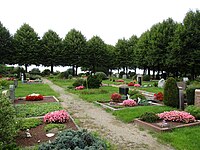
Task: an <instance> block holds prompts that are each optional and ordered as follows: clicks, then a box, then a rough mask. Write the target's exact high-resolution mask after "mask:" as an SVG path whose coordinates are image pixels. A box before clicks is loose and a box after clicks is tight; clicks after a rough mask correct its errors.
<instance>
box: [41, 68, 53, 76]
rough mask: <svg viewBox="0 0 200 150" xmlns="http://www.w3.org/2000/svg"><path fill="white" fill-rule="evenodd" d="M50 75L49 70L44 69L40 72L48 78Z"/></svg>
mask: <svg viewBox="0 0 200 150" xmlns="http://www.w3.org/2000/svg"><path fill="white" fill-rule="evenodd" d="M50 74H51V71H50V70H49V69H45V70H43V71H42V75H43V76H49V75H50Z"/></svg>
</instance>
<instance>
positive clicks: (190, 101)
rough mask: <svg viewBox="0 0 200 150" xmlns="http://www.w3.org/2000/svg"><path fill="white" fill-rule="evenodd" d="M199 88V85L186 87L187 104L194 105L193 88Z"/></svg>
mask: <svg viewBox="0 0 200 150" xmlns="http://www.w3.org/2000/svg"><path fill="white" fill-rule="evenodd" d="M196 89H200V87H193V86H192V87H188V88H187V89H186V97H187V104H188V105H194V99H195V90H196Z"/></svg>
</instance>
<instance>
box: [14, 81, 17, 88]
mask: <svg viewBox="0 0 200 150" xmlns="http://www.w3.org/2000/svg"><path fill="white" fill-rule="evenodd" d="M14 86H15V88H17V86H18V80H17V79H14Z"/></svg>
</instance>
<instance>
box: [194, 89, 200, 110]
mask: <svg viewBox="0 0 200 150" xmlns="http://www.w3.org/2000/svg"><path fill="white" fill-rule="evenodd" d="M194 105H195V106H199V107H200V89H196V90H195V101H194Z"/></svg>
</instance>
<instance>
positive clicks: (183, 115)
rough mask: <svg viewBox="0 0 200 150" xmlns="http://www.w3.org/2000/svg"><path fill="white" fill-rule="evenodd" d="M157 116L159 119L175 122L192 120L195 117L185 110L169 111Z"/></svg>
mask: <svg viewBox="0 0 200 150" xmlns="http://www.w3.org/2000/svg"><path fill="white" fill-rule="evenodd" d="M158 117H159V118H160V119H163V120H166V121H175V122H184V123H189V122H194V121H195V117H194V116H192V115H190V113H187V112H185V111H176V110H174V111H169V112H164V113H160V114H158Z"/></svg>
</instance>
